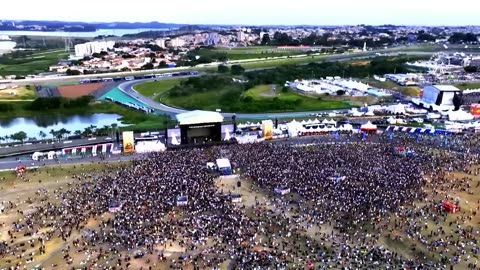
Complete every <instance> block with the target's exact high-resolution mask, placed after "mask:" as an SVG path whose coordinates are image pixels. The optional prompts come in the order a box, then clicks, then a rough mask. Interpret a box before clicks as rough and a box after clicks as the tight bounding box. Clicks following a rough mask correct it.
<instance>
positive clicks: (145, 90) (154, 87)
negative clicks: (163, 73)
mask: <svg viewBox="0 0 480 270" xmlns="http://www.w3.org/2000/svg"><path fill="white" fill-rule="evenodd" d="M182 80H184V79H168V80H158V81H152V82H144V83H140V84H137V85H135V86H134V87H133V89H134V90H135V91H137V92H139V93H140V94H142V95H144V96H146V97H150V98H153V97H155V96H157V95H159V94H162V93H164V92H166V91H168V90H170V89H171V88H172V87H174V86H175V85H177V84H179V83H180V82H181V81H182Z"/></svg>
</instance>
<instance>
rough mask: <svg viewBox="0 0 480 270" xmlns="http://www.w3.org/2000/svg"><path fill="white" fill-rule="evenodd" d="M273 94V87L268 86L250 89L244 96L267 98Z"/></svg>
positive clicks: (263, 85)
mask: <svg viewBox="0 0 480 270" xmlns="http://www.w3.org/2000/svg"><path fill="white" fill-rule="evenodd" d="M271 94H273V93H272V86H271V85H268V84H262V85H257V86H255V87H253V88H250V89H248V90H247V91H246V92H245V93H243V96H250V97H253V98H255V97H260V96H267V95H271Z"/></svg>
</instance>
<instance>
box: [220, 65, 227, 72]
mask: <svg viewBox="0 0 480 270" xmlns="http://www.w3.org/2000/svg"><path fill="white" fill-rule="evenodd" d="M229 71H230V69H229V68H228V67H227V66H225V65H219V66H218V73H228V72H229Z"/></svg>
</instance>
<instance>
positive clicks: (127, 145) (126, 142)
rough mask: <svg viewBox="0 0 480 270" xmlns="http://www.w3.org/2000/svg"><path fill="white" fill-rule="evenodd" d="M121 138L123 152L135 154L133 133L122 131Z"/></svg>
mask: <svg viewBox="0 0 480 270" xmlns="http://www.w3.org/2000/svg"><path fill="white" fill-rule="evenodd" d="M122 138H123V152H124V153H133V152H135V138H134V137H133V131H124V132H123V133H122Z"/></svg>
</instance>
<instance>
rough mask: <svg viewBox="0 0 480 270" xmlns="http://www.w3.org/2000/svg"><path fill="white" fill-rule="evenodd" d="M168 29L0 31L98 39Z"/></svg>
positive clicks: (8, 33)
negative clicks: (99, 37)
mask: <svg viewBox="0 0 480 270" xmlns="http://www.w3.org/2000/svg"><path fill="white" fill-rule="evenodd" d="M168 30H170V29H167V28H158V29H151V28H138V29H98V30H97V31H95V32H62V31H55V32H42V31H0V36H2V35H6V36H46V37H84V38H87V37H96V36H100V35H104V36H107V35H114V36H123V35H126V34H137V33H140V32H146V31H168Z"/></svg>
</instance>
